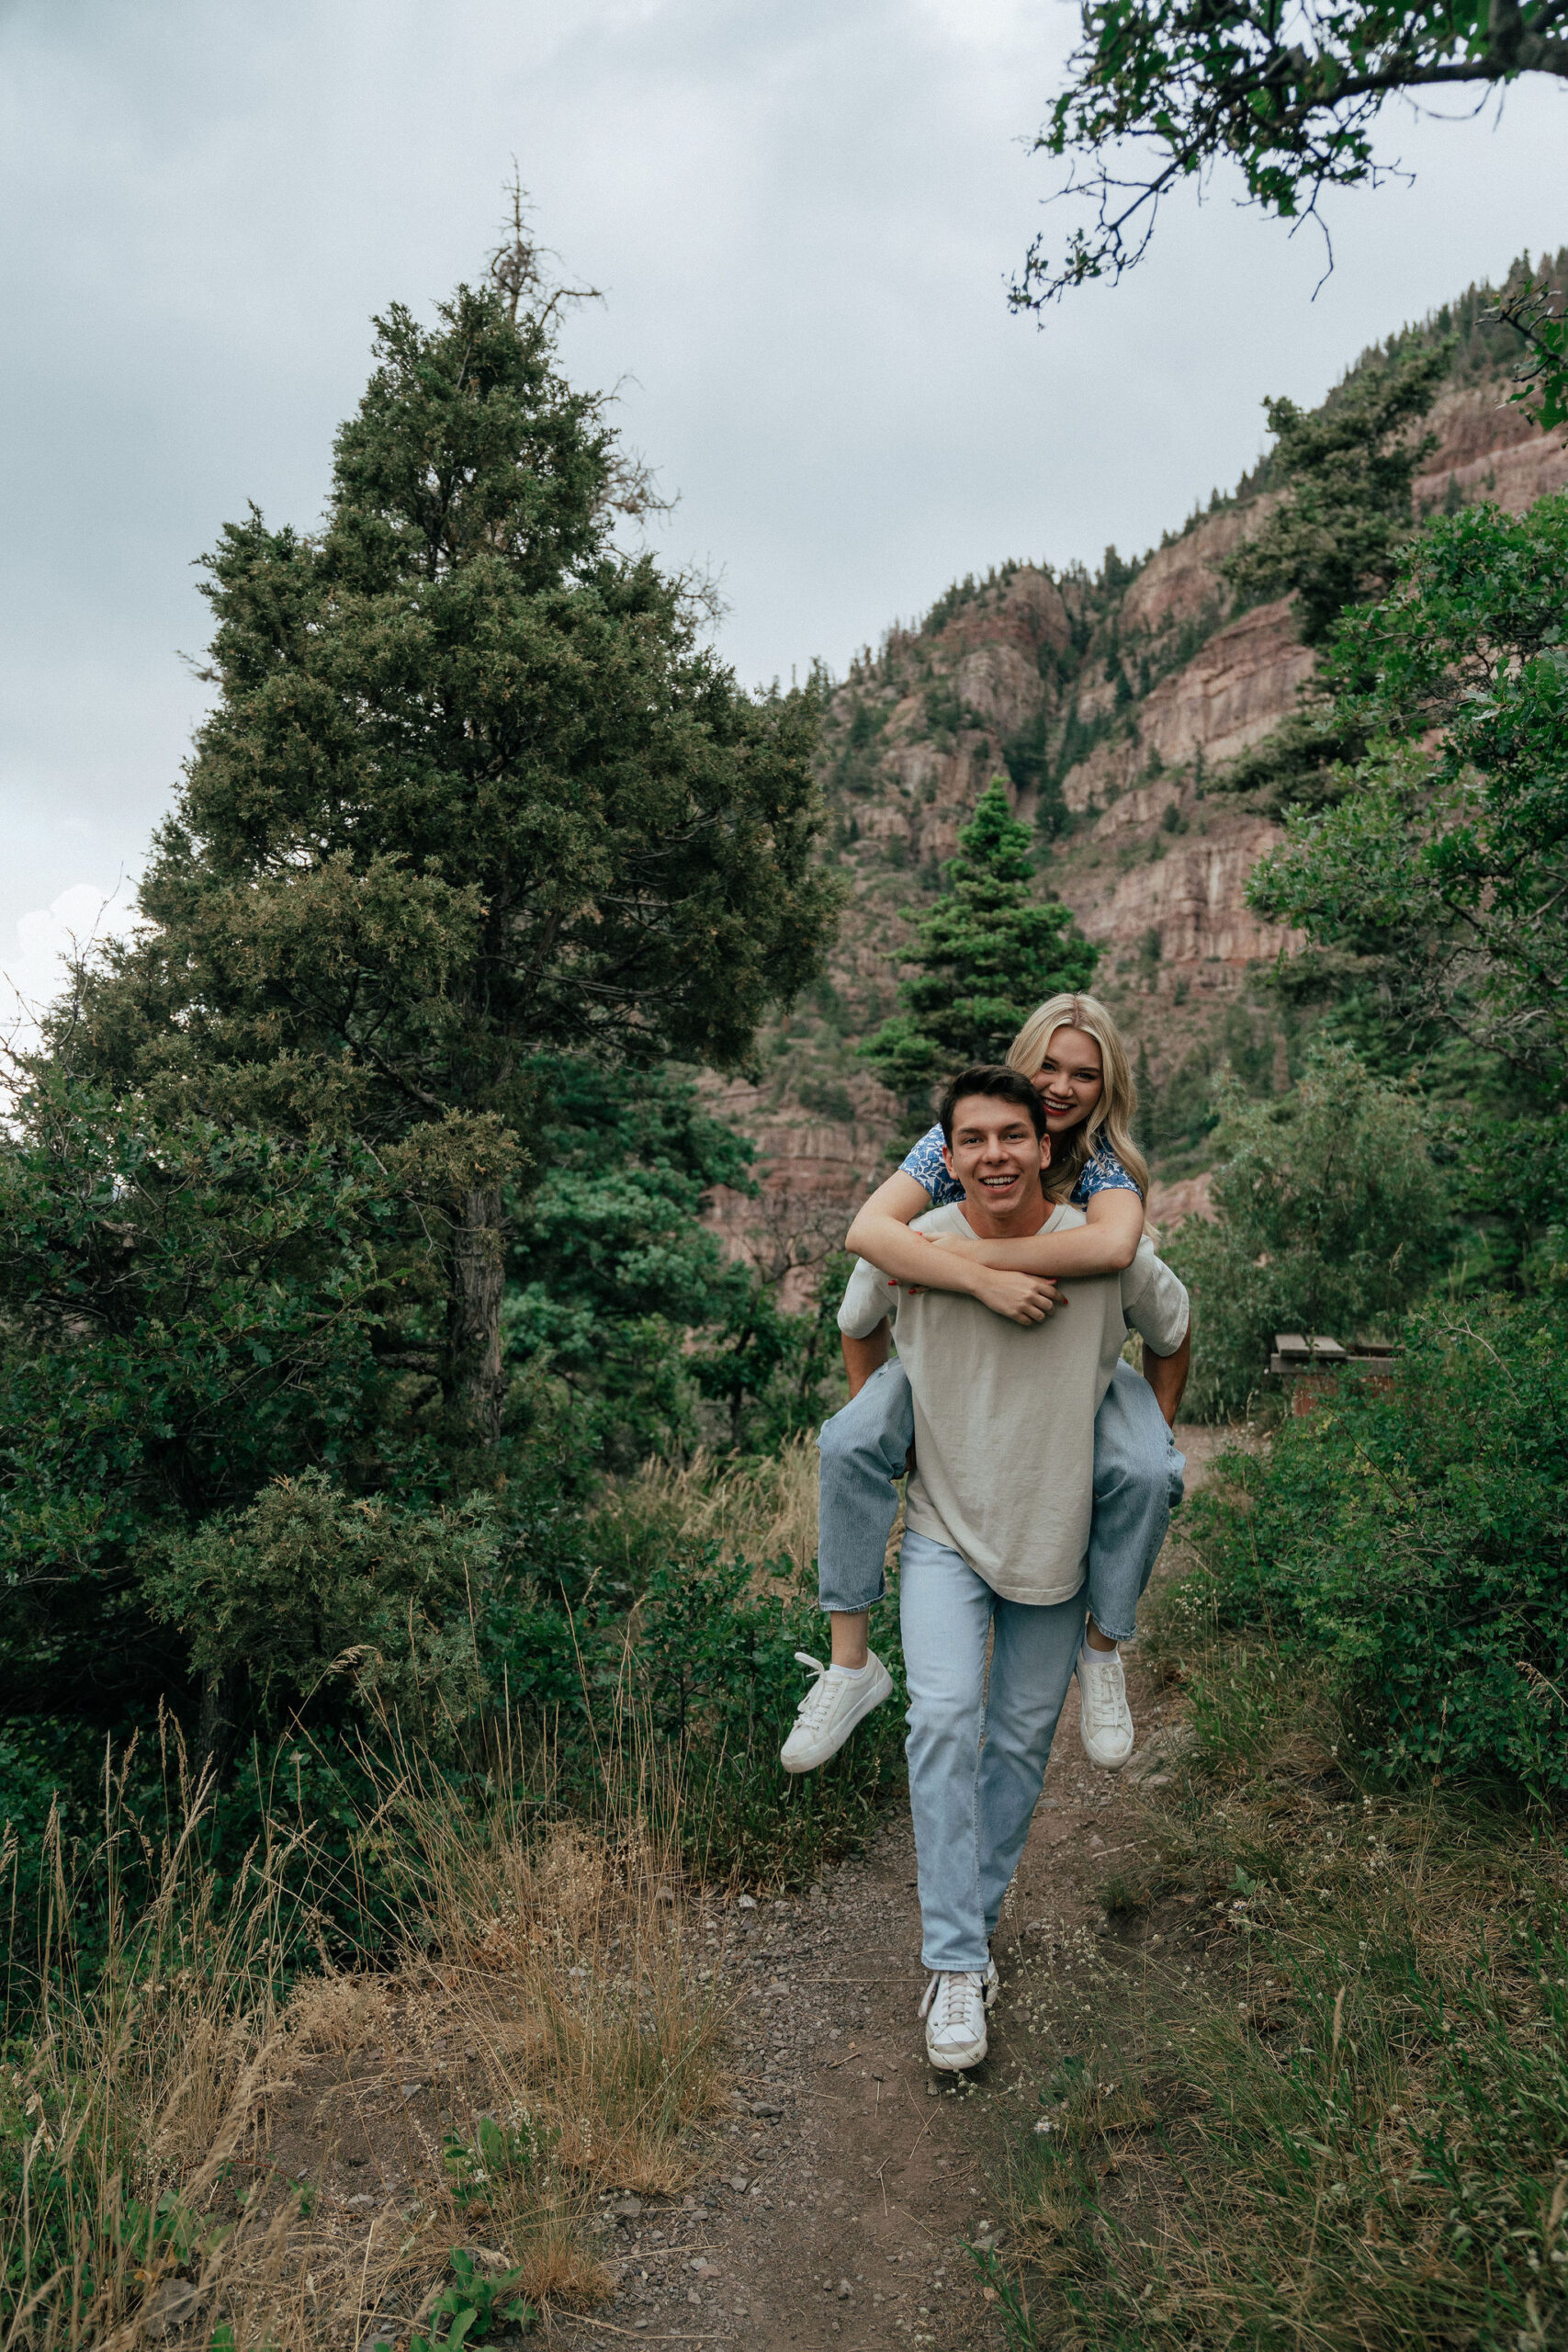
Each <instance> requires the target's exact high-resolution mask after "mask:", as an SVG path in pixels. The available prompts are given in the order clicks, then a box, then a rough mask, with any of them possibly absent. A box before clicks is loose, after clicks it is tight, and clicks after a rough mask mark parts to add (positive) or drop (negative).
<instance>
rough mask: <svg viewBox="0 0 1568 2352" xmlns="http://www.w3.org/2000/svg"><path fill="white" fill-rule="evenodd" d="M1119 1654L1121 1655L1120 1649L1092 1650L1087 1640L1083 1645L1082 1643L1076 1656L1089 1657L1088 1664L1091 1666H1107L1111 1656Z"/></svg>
mask: <svg viewBox="0 0 1568 2352" xmlns="http://www.w3.org/2000/svg"><path fill="white" fill-rule="evenodd" d="M1121 1655H1122V1653H1121V1651H1120V1650H1115V1649H1111V1650H1093V1649H1090V1647H1089V1644H1088V1643H1087V1642H1086V1643H1085V1644H1084V1645H1083V1647H1082V1649H1081V1650H1080V1651H1079V1652H1078V1656H1079V1657H1087V1658H1088V1659H1089V1663H1090V1665H1091V1666H1109V1665H1110V1663H1111V1659H1112V1658H1113V1657H1121Z"/></svg>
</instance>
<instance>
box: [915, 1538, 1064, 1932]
mask: <svg viewBox="0 0 1568 2352" xmlns="http://www.w3.org/2000/svg"><path fill="white" fill-rule="evenodd" d="M898 1613H899V1626H900V1631H901V1632H902V1634H903V1639H904V1664H905V1667H906V1668H907V1669H908V1677H909V1715H908V1724H909V1739H908V1758H909V1806H910V1810H911V1812H912V1813H913V1815H914V1817H915V1852H916V1855H917V1857H918V1859H919V1872H920V1958H921V1960H922V1962H924V1964H925V1966H926V1967H927V1968H933V1969H935V1968H941V1969H963V1968H974V1969H984V1967H985V1965H986V1962H987V1959H988V1958H989V1956H990V1955H989V1950H988V1947H989V1944H990V1939H991V1937H992V1936H993V1935H994V1934H995V1932H996V1926H997V1921H998V1917H1000V1915H1001V1907H1002V1897H1003V1895H1004V1894H1006V1893H1007V1891H1008V1888H1009V1887H1010V1885H1011V1883H1012V1874H1013V1872H1014V1871H1016V1870H1017V1868H1018V1863H1019V1857H1020V1855H1021V1853H1022V1852H1023V1843H1024V1839H1025V1838H1027V1837H1028V1835H1029V1825H1030V1822H1031V1821H1032V1819H1033V1817H1034V1808H1035V1805H1036V1804H1037V1803H1038V1801H1039V1797H1040V1784H1041V1782H1042V1781H1043V1779H1044V1777H1045V1766H1046V1762H1047V1759H1048V1758H1049V1757H1050V1754H1051V1740H1052V1736H1053V1735H1054V1733H1055V1729H1056V1718H1057V1717H1058V1715H1059V1714H1060V1713H1061V1712H1062V1702H1063V1700H1064V1699H1065V1698H1066V1695H1067V1685H1068V1683H1069V1682H1070V1681H1071V1680H1072V1679H1073V1667H1074V1665H1075V1663H1076V1661H1077V1654H1078V1645H1079V1644H1080V1643H1081V1641H1082V1639H1083V1626H1084V1596H1083V1593H1082V1592H1081V1591H1080V1592H1077V1593H1076V1594H1075V1595H1074V1597H1073V1598H1072V1600H1060V1601H1057V1602H1055V1604H1054V1605H1053V1606H1050V1607H1032V1606H1031V1605H1030V1604H1029V1603H1028V1602H1027V1601H1022V1600H1002V1599H1001V1598H1000V1596H999V1595H998V1594H997V1593H994V1592H993V1591H992V1590H991V1588H990V1586H989V1585H988V1584H987V1583H986V1581H985V1579H984V1578H983V1577H977V1576H976V1573H975V1571H974V1569H973V1568H972V1567H970V1566H969V1565H968V1564H967V1562H966V1561H964V1560H963V1559H961V1558H960V1556H959V1555H958V1554H957V1553H956V1552H950V1551H949V1550H948V1548H947V1546H946V1545H945V1544H934V1543H932V1541H931V1537H930V1536H929V1535H906V1536H905V1538H904V1548H903V1550H902V1552H901V1553H900V1554H899V1557H898ZM993 1628H994V1629H995V1639H994V1641H993V1643H992V1647H991V1660H990V1673H989V1675H988V1676H987V1671H986V1641H987V1635H988V1634H991V1632H992V1629H993Z"/></svg>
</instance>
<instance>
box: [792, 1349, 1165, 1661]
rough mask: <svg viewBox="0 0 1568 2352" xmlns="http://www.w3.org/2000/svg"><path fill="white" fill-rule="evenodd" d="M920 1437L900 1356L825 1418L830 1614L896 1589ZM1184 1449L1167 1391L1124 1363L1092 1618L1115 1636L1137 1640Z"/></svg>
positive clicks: (1100, 1504)
mask: <svg viewBox="0 0 1568 2352" xmlns="http://www.w3.org/2000/svg"><path fill="white" fill-rule="evenodd" d="M914 1442H915V1408H914V1399H913V1398H912V1397H910V1395H909V1383H908V1376H907V1374H906V1373H905V1371H904V1367H903V1365H902V1364H901V1363H899V1362H898V1360H897V1357H895V1358H893V1360H892V1361H891V1362H890V1363H885V1364H883V1365H882V1366H881V1368H880V1369H879V1370H878V1371H876V1372H874V1373H873V1374H872V1375H871V1378H870V1379H869V1380H868V1381H867V1382H866V1384H865V1385H864V1387H863V1389H862V1390H861V1392H860V1395H859V1396H858V1397H852V1399H851V1401H850V1403H849V1404H847V1405H846V1406H845V1407H844V1408H843V1409H842V1411H841V1412H838V1413H835V1414H834V1416H833V1418H832V1419H831V1420H830V1421H825V1422H824V1423H823V1425H822V1430H821V1434H820V1436H819V1437H818V1441H817V1443H818V1448H819V1450H820V1453H821V1465H820V1478H819V1494H820V1518H819V1527H818V1538H817V1575H818V1600H819V1603H820V1605H821V1607H822V1608H824V1609H831V1610H840V1609H848V1610H853V1609H869V1608H871V1607H872V1605H873V1603H874V1602H875V1601H878V1600H881V1599H882V1598H883V1596H884V1594H885V1593H886V1589H887V1586H886V1580H885V1579H884V1577H883V1574H882V1563H883V1559H884V1557H885V1555H886V1550H887V1538H888V1536H889V1535H890V1534H891V1533H892V1532H893V1521H894V1517H895V1514H896V1513H897V1508H898V1498H897V1494H896V1493H895V1492H894V1490H893V1486H892V1483H891V1482H892V1481H893V1480H894V1479H895V1478H901V1477H902V1476H903V1475H904V1463H905V1459H906V1457H907V1455H908V1451H909V1448H910V1446H911V1445H913V1443H914ZM1186 1467H1187V1462H1186V1457H1185V1456H1184V1455H1183V1454H1181V1453H1178V1452H1177V1449H1176V1445H1175V1442H1174V1441H1173V1439H1172V1437H1171V1434H1170V1431H1169V1430H1168V1427H1167V1426H1166V1419H1165V1415H1164V1414H1163V1413H1162V1412H1161V1411H1160V1408H1159V1407H1158V1405H1157V1404H1156V1401H1155V1392H1154V1390H1153V1389H1152V1388H1151V1387H1150V1386H1149V1384H1148V1382H1147V1381H1146V1380H1145V1379H1144V1378H1143V1376H1142V1374H1139V1373H1135V1372H1134V1370H1133V1367H1132V1365H1131V1364H1130V1363H1118V1364H1117V1366H1116V1369H1115V1371H1114V1372H1113V1374H1111V1385H1110V1387H1109V1388H1108V1389H1107V1390H1106V1392H1105V1396H1104V1398H1103V1400H1102V1402H1101V1404H1100V1410H1099V1412H1098V1413H1097V1414H1096V1415H1095V1420H1094V1516H1093V1519H1092V1521H1090V1524H1089V1559H1088V1563H1087V1566H1088V1581H1089V1591H1088V1595H1087V1599H1088V1604H1089V1614H1090V1615H1091V1616H1092V1617H1093V1619H1094V1622H1095V1623H1096V1624H1097V1625H1098V1626H1099V1628H1100V1632H1101V1633H1102V1634H1104V1635H1105V1637H1106V1639H1107V1640H1108V1641H1112V1642H1130V1641H1131V1640H1132V1639H1133V1636H1134V1634H1136V1632H1137V1630H1138V1602H1139V1601H1140V1600H1141V1599H1142V1598H1143V1593H1144V1588H1145V1585H1146V1584H1147V1583H1148V1580H1149V1577H1150V1576H1151V1575H1152V1574H1153V1572H1154V1565H1155V1562H1156V1560H1157V1559H1158V1557H1159V1554H1160V1546H1161V1544H1163V1543H1164V1542H1165V1538H1166V1532H1167V1530H1168V1527H1169V1525H1170V1514H1171V1511H1172V1510H1174V1508H1175V1506H1176V1505H1177V1504H1178V1503H1179V1501H1180V1500H1181V1496H1182V1473H1183V1471H1184V1470H1185V1469H1186Z"/></svg>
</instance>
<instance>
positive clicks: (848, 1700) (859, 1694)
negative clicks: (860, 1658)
mask: <svg viewBox="0 0 1568 2352" xmlns="http://www.w3.org/2000/svg"><path fill="white" fill-rule="evenodd" d="M795 1663H796V1664H797V1665H798V1666H808V1667H809V1668H811V1671H812V1672H813V1674H814V1675H815V1676H816V1677H817V1679H816V1681H815V1682H814V1683H813V1684H812V1686H811V1688H810V1690H809V1691H807V1694H806V1696H805V1698H804V1699H803V1700H802V1701H801V1702H800V1706H799V1709H798V1711H797V1713H796V1714H795V1729H794V1730H793V1731H792V1732H791V1733H790V1736H789V1737H788V1738H787V1739H786V1740H785V1742H784V1746H783V1747H782V1748H781V1749H780V1750H779V1761H780V1763H781V1764H782V1765H783V1766H784V1770H785V1771H786V1772H814V1771H815V1770H816V1769H817V1767H818V1764H826V1762H827V1761H828V1758H829V1756H836V1755H837V1754H838V1752H839V1750H840V1747H842V1746H843V1744H844V1742H845V1740H846V1739H848V1737H849V1736H850V1734H851V1732H852V1731H853V1729H854V1727H855V1725H856V1724H858V1723H863V1722H864V1720H865V1718H866V1716H867V1715H869V1714H870V1713H872V1711H873V1709H874V1708H876V1707H880V1706H881V1704H882V1702H883V1701H884V1699H890V1698H891V1697H892V1696H893V1677H892V1676H891V1675H890V1674H889V1673H888V1671H887V1668H886V1667H885V1666H884V1665H883V1663H882V1660H881V1659H880V1658H879V1657H877V1655H876V1652H875V1651H874V1650H868V1651H867V1652H866V1657H865V1664H864V1666H863V1668H861V1669H860V1671H859V1673H858V1674H854V1673H851V1672H850V1671H849V1669H848V1668H845V1667H841V1666H824V1665H823V1663H822V1661H821V1659H820V1658H819V1657H812V1656H811V1654H810V1652H809V1651H807V1650H796V1652H795Z"/></svg>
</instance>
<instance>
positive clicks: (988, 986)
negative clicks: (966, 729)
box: [860, 776, 1100, 1116]
mask: <svg viewBox="0 0 1568 2352" xmlns="http://www.w3.org/2000/svg"><path fill="white" fill-rule="evenodd" d="M1033 875H1034V861H1033V859H1032V856H1031V855H1030V835H1029V828H1028V827H1027V826H1026V825H1021V824H1020V823H1019V821H1018V820H1017V818H1016V817H1014V816H1013V814H1012V812H1011V810H1010V809H1009V807H1008V800H1007V793H1006V790H1005V788H1004V786H1003V784H1002V780H1001V778H1000V777H999V776H996V777H993V779H992V781H991V783H990V784H989V785H988V786H987V788H986V790H985V792H984V793H983V794H982V795H981V797H980V799H979V802H978V804H977V805H976V810H975V814H974V816H973V817H972V818H971V819H970V820H969V822H968V824H966V825H965V826H964V829H963V831H961V832H960V834H959V836H958V854H957V856H956V857H955V858H953V861H952V863H951V865H949V866H948V867H947V871H946V876H945V879H946V884H947V887H946V888H945V889H944V890H943V892H942V896H941V898H940V899H937V901H936V903H935V905H934V906H932V907H931V909H930V910H929V911H928V912H927V913H926V914H925V915H923V916H922V917H921V919H920V926H919V944H918V945H917V946H916V947H914V948H912V949H910V950H909V951H908V953H907V954H905V955H904V956H901V957H900V961H901V962H904V963H908V964H915V965H918V966H919V972H918V974H917V975H916V976H915V977H914V978H910V979H907V980H902V981H900V983H899V987H898V1001H899V1008H900V1009H899V1011H898V1012H896V1013H895V1014H894V1015H893V1018H892V1019H891V1020H890V1021H886V1022H885V1023H883V1025H882V1027H881V1028H880V1029H879V1030H878V1031H877V1033H876V1035H875V1036H874V1037H871V1038H868V1039H867V1041H866V1043H865V1044H864V1045H863V1046H862V1047H861V1049H860V1050H861V1052H862V1054H863V1056H864V1057H865V1058H866V1060H867V1061H869V1062H870V1063H871V1065H872V1067H873V1068H874V1069H875V1071H876V1074H877V1076H878V1077H879V1078H880V1079H881V1080H882V1081H883V1083H884V1084H885V1085H886V1086H888V1087H891V1089H892V1090H893V1091H894V1092H895V1093H896V1094H897V1095H899V1096H900V1097H901V1098H902V1099H903V1101H904V1102H905V1103H906V1104H907V1105H908V1108H909V1110H910V1111H911V1113H912V1114H915V1115H917V1116H918V1115H921V1114H923V1113H924V1111H925V1109H926V1107H927V1105H928V1103H929V1101H930V1096H931V1087H932V1086H933V1084H934V1083H935V1081H936V1080H938V1079H941V1078H944V1077H946V1076H948V1075H949V1074H950V1073H951V1072H952V1071H953V1070H956V1069H963V1067H964V1064H965V1063H966V1062H976V1061H1000V1060H1001V1059H1002V1058H1003V1057H1004V1056H1005V1055H1006V1052H1007V1049H1008V1046H1010V1043H1011V1042H1012V1038H1013V1035H1014V1034H1015V1033H1016V1031H1017V1030H1018V1028H1019V1027H1020V1025H1021V1023H1022V1022H1023V1020H1024V1019H1025V1017H1026V1016H1027V1014H1028V1013H1029V1012H1031V1011H1032V1008H1033V1007H1034V1006H1035V1005H1036V1004H1038V1003H1039V1002H1040V1001H1041V999H1042V998H1043V997H1047V996H1051V995H1054V994H1055V992H1056V991H1057V990H1058V989H1081V988H1087V987H1088V986H1089V981H1090V979H1091V978H1092V977H1093V974H1094V967H1095V965H1096V964H1097V963H1098V961H1099V958H1100V951H1099V949H1098V948H1097V947H1094V946H1092V945H1091V944H1090V943H1089V941H1088V940H1087V939H1085V938H1083V937H1082V936H1081V935H1080V934H1079V933H1077V931H1076V930H1075V929H1073V928H1072V917H1071V915H1070V914H1069V913H1068V910H1067V909H1066V907H1062V906H1057V905H1055V903H1054V902H1052V901H1050V900H1045V901H1043V902H1042V901H1040V900H1038V899H1032V897H1031V896H1030V885H1031V882H1032V879H1033Z"/></svg>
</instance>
